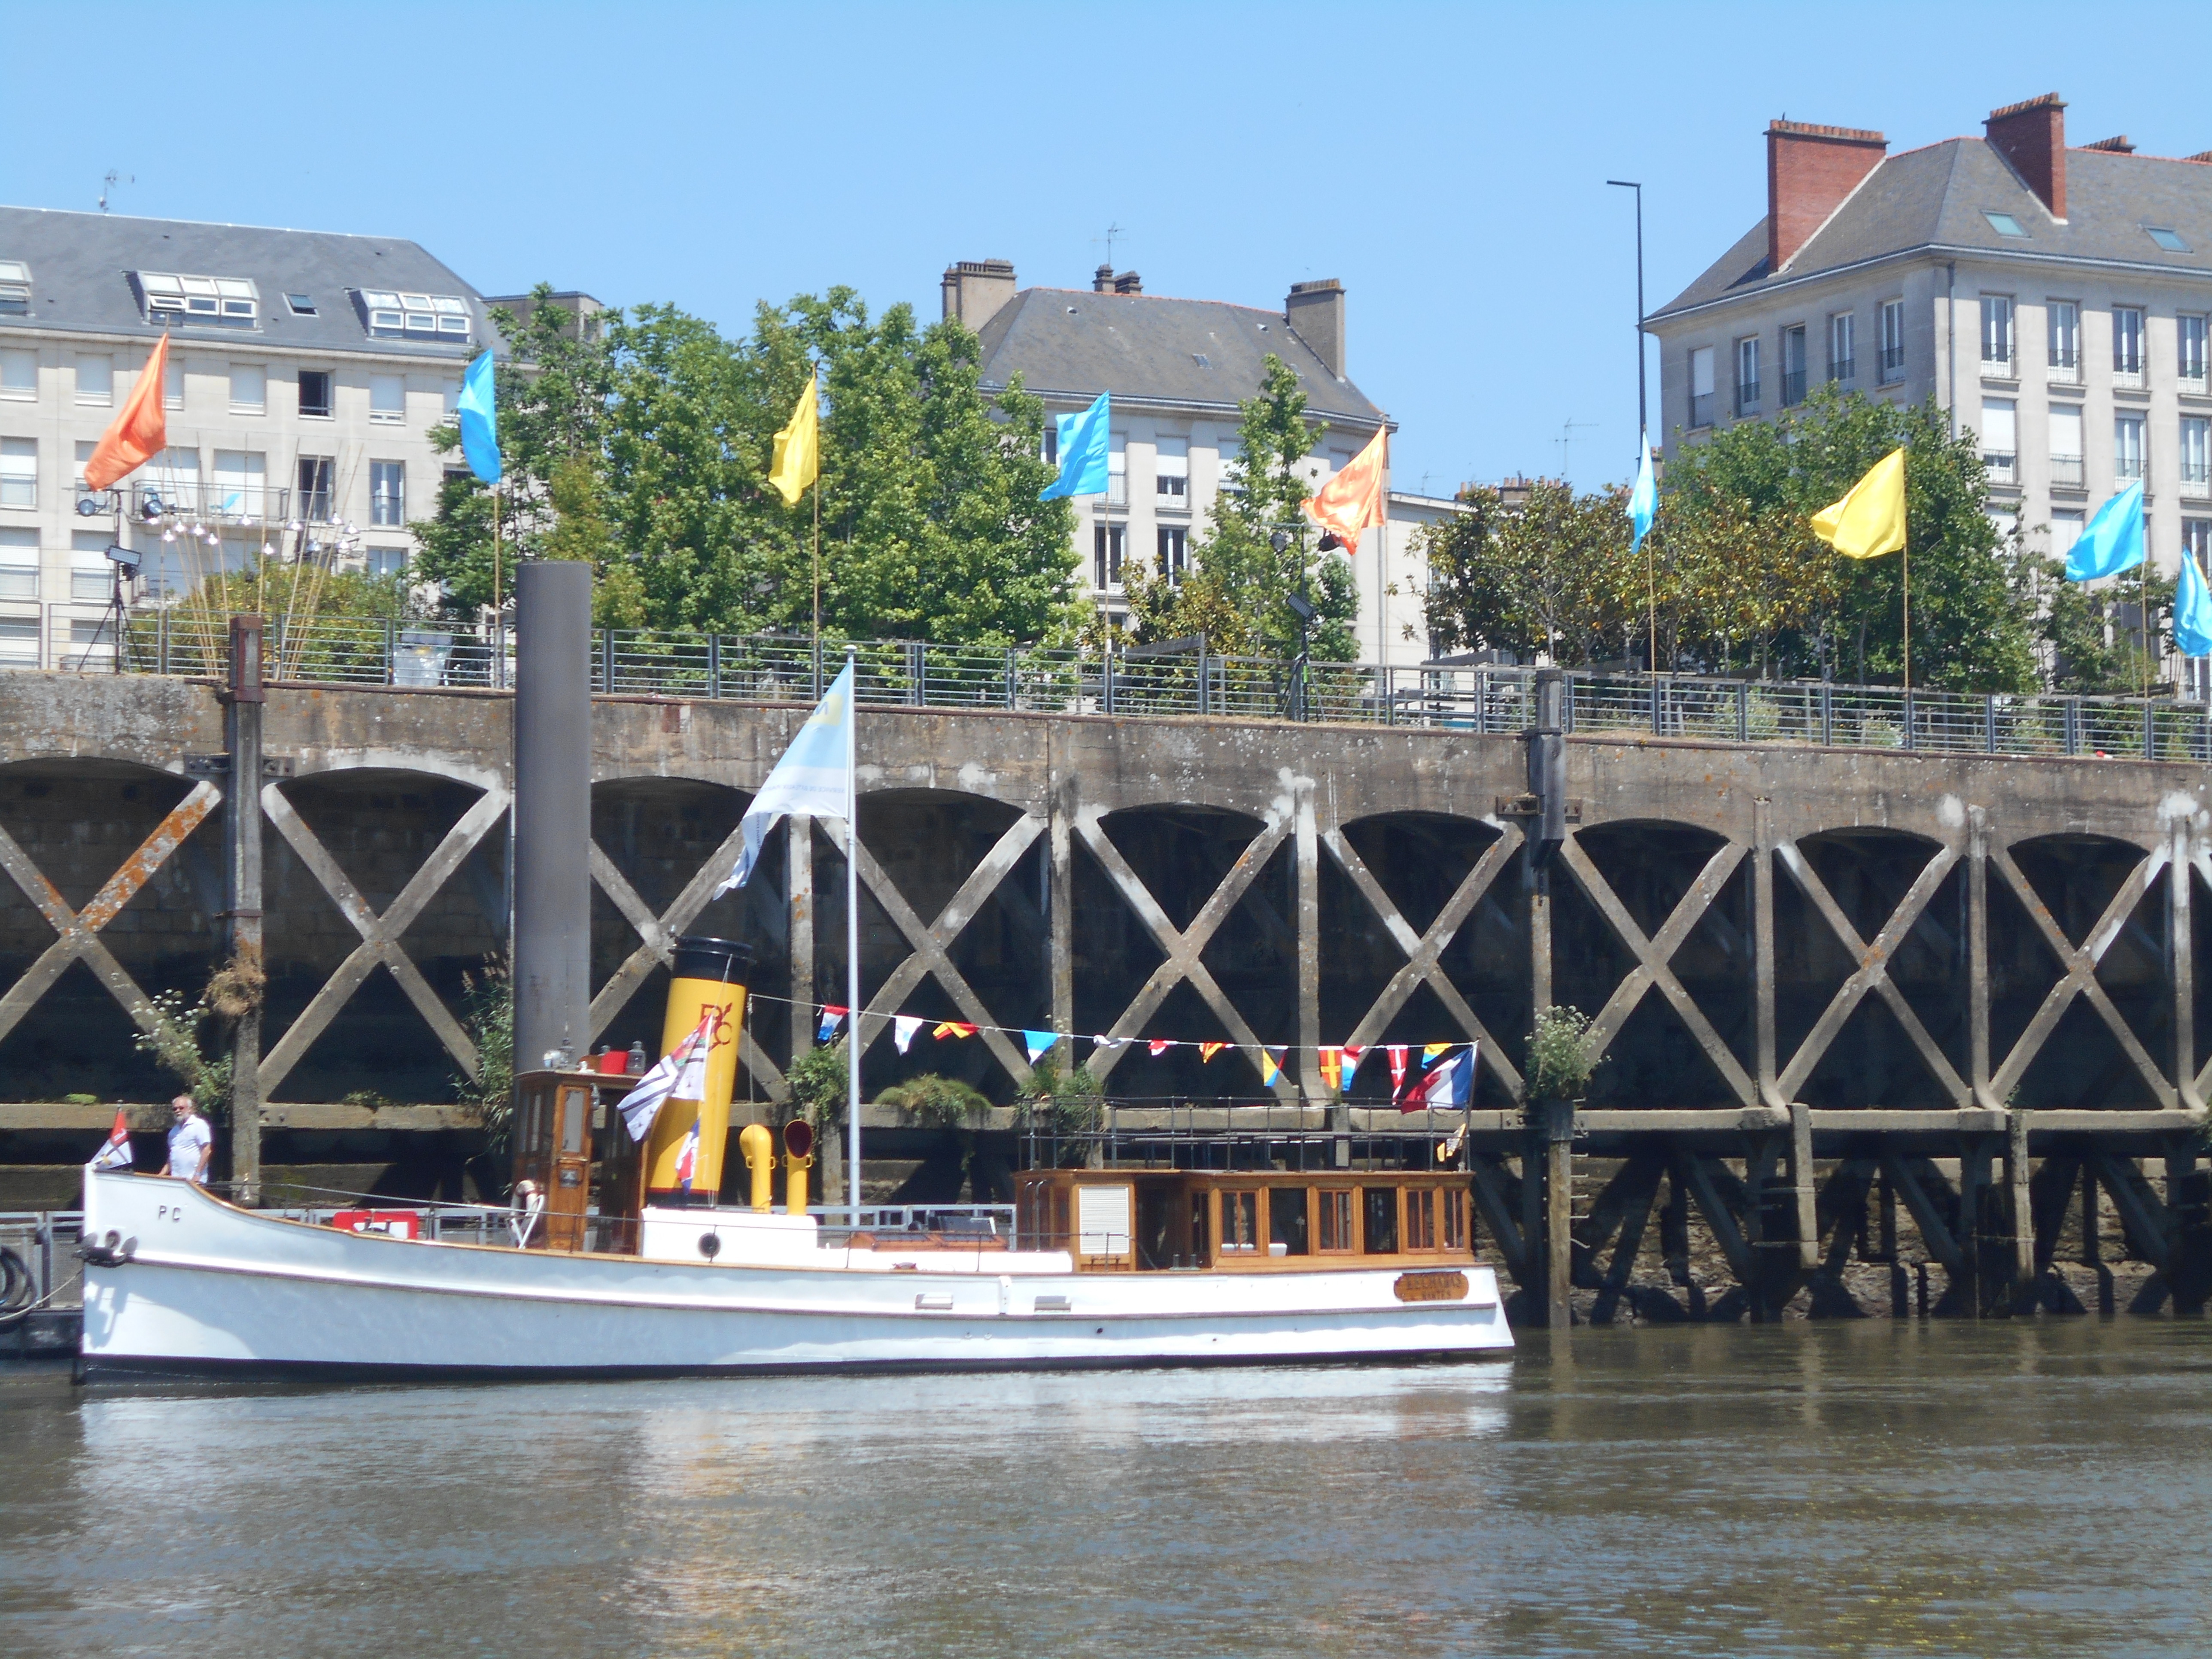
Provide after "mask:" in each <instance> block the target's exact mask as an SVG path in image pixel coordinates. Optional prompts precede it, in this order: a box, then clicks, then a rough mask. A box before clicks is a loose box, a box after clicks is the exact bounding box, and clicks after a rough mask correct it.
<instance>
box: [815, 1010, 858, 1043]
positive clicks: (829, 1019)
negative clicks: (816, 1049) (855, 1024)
mask: <svg viewBox="0 0 2212 1659" xmlns="http://www.w3.org/2000/svg"><path fill="white" fill-rule="evenodd" d="M850 1012H852V1010H851V1009H849V1008H840V1007H839V1006H837V1005H836V1003H834V1002H828V1003H824V1004H823V1006H822V1029H821V1030H817V1032H815V1034H814V1040H815V1041H816V1042H829V1039H830V1038H831V1037H833V1036H836V1035H837V1028H838V1027H839V1026H840V1025H842V1024H844V1023H845V1016H846V1015H847V1014H848V1013H850Z"/></svg>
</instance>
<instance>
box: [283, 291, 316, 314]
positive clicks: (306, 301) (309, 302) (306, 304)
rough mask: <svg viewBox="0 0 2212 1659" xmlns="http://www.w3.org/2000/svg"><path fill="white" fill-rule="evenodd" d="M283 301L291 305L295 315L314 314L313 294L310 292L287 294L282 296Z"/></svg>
mask: <svg viewBox="0 0 2212 1659" xmlns="http://www.w3.org/2000/svg"><path fill="white" fill-rule="evenodd" d="M284 303H285V304H286V305H288V306H289V307H291V308H292V314H293V315H294V316H295V317H312V316H313V315H314V314H315V296H314V295H312V294H288V295H285V296H284Z"/></svg>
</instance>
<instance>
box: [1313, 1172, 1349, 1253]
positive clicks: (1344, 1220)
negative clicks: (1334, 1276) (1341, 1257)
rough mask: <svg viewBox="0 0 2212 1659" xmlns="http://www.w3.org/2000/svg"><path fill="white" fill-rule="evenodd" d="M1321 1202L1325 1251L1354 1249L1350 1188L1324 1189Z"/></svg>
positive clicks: (1320, 1196)
mask: <svg viewBox="0 0 2212 1659" xmlns="http://www.w3.org/2000/svg"><path fill="white" fill-rule="evenodd" d="M1316 1197H1318V1198H1319V1199H1320V1200H1321V1247H1322V1249H1323V1250H1325V1251H1327V1250H1349V1249H1352V1192H1351V1189H1350V1188H1332V1187H1324V1188H1322V1189H1321V1191H1320V1192H1319V1193H1318V1194H1316Z"/></svg>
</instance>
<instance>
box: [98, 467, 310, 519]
mask: <svg viewBox="0 0 2212 1659" xmlns="http://www.w3.org/2000/svg"><path fill="white" fill-rule="evenodd" d="M288 500H289V491H287V490H285V489H282V488H277V489H271V488H270V486H268V485H267V484H247V483H226V482H225V481H223V480H222V479H220V478H218V479H216V480H215V481H214V482H213V483H208V482H205V481H204V480H201V479H196V478H179V479H174V480H172V481H170V482H169V483H155V482H152V481H142V482H140V483H136V484H133V485H132V486H131V512H132V513H135V514H136V515H137V517H139V518H141V519H158V518H163V517H168V518H182V519H198V520H203V521H213V522H216V523H219V524H269V523H276V522H281V521H282V520H283V518H284V507H285V503H286V501H288Z"/></svg>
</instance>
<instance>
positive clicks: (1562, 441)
mask: <svg viewBox="0 0 2212 1659" xmlns="http://www.w3.org/2000/svg"><path fill="white" fill-rule="evenodd" d="M1603 424H1604V422H1601V421H1577V420H1575V419H1572V418H1571V417H1570V418H1569V420H1568V421H1567V422H1566V424H1565V425H1564V426H1562V427H1561V428H1559V481H1560V482H1561V483H1565V482H1566V478H1567V466H1568V458H1569V457H1570V456H1571V454H1572V453H1573V447H1574V441H1575V428H1577V427H1581V428H1584V429H1587V428H1590V427H1594V426H1601V425H1603Z"/></svg>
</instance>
